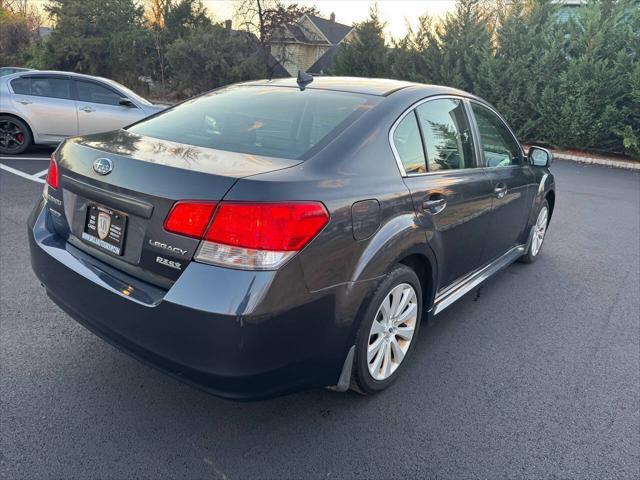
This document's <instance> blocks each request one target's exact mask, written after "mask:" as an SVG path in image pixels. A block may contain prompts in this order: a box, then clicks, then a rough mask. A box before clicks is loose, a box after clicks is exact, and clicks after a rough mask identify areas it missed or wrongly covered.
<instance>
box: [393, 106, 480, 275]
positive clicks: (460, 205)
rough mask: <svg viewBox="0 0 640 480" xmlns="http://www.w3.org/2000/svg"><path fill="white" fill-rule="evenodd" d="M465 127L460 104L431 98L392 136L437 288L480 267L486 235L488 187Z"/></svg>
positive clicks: (402, 123) (465, 110)
mask: <svg viewBox="0 0 640 480" xmlns="http://www.w3.org/2000/svg"><path fill="white" fill-rule="evenodd" d="M469 125H470V124H469V121H468V116H467V108H466V107H465V104H464V101H463V100H462V99H458V98H434V99H433V100H428V101H426V102H424V103H422V104H421V105H419V106H418V107H417V108H415V109H414V110H412V111H411V112H410V113H409V114H407V115H406V116H405V117H404V118H403V119H402V120H401V122H400V123H399V124H398V125H397V127H396V128H395V129H394V133H393V142H394V148H395V149H396V153H397V156H398V158H399V160H400V161H401V163H402V165H403V168H404V171H405V178H404V181H405V184H406V185H407V187H408V188H409V190H410V191H411V196H412V199H413V202H414V206H415V209H416V213H417V218H418V221H419V224H420V226H422V227H423V228H424V229H425V232H426V241H427V242H428V243H429V245H430V246H431V247H432V248H433V250H434V252H435V253H436V256H437V258H438V275H439V287H446V286H448V285H450V284H451V283H453V282H454V281H455V280H457V279H459V278H461V277H463V276H465V275H467V274H469V273H470V272H472V271H473V270H475V269H477V268H478V267H479V266H480V264H481V260H482V251H483V248H484V242H485V237H486V235H487V230H488V213H489V212H490V210H491V202H492V200H491V196H492V184H491V180H490V179H489V177H488V176H487V174H486V173H485V172H484V171H483V169H480V168H476V167H477V165H476V159H475V149H474V145H473V140H472V133H471V128H470V126H469ZM417 139H422V142H419V140H417Z"/></svg>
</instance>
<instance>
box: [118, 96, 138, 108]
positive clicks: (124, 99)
mask: <svg viewBox="0 0 640 480" xmlns="http://www.w3.org/2000/svg"><path fill="white" fill-rule="evenodd" d="M118 105H122V106H123V107H135V105H134V104H133V102H132V101H131V100H129V99H128V98H127V97H122V98H121V99H120V100H119V101H118Z"/></svg>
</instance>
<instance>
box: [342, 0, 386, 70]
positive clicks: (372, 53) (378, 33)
mask: <svg viewBox="0 0 640 480" xmlns="http://www.w3.org/2000/svg"><path fill="white" fill-rule="evenodd" d="M384 28H385V23H384V22H383V21H382V20H380V17H379V16H378V9H377V7H375V6H374V7H372V8H371V9H370V10H369V18H368V19H367V20H365V21H364V22H362V23H359V24H357V25H356V27H355V37H354V38H353V40H351V41H350V42H348V43H346V44H344V45H341V46H340V47H339V49H338V53H337V54H336V57H335V66H334V70H333V73H334V74H336V75H350V76H358V77H386V76H388V75H389V71H388V53H389V52H388V48H387V46H386V44H385V39H384Z"/></svg>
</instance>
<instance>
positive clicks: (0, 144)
mask: <svg viewBox="0 0 640 480" xmlns="http://www.w3.org/2000/svg"><path fill="white" fill-rule="evenodd" d="M23 144H24V132H23V131H22V128H20V126H19V125H17V124H16V123H14V122H12V121H11V120H3V121H0V148H2V149H5V150H7V151H11V150H18V149H19V148H20V147H22V145H23Z"/></svg>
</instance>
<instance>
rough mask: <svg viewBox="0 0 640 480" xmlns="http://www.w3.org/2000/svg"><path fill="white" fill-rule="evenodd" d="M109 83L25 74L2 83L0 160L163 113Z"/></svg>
mask: <svg viewBox="0 0 640 480" xmlns="http://www.w3.org/2000/svg"><path fill="white" fill-rule="evenodd" d="M165 108H166V106H165V105H154V104H152V103H151V102H149V101H148V100H145V99H144V98H142V97H141V96H139V95H137V94H136V93H134V92H132V91H131V90H129V89H128V88H126V87H124V86H123V85H120V84H119V83H117V82H114V81H113V80H109V79H106V78H101V77H93V76H89V75H81V74H78V73H70V72H56V71H35V70H34V71H24V72H20V73H14V74H12V75H7V76H4V77H1V78H0V154H8V155H11V154H13V155H15V154H19V153H22V152H24V151H25V150H26V149H27V148H29V147H30V146H31V145H34V144H38V145H56V144H58V143H59V142H61V141H62V140H64V139H65V138H67V137H71V136H74V135H86V134H89V133H99V132H106V131H110V130H116V129H118V128H122V127H124V126H126V125H129V124H131V123H134V122H136V121H138V120H140V119H141V118H144V117H147V116H149V115H151V114H153V113H156V112H159V111H160V110H163V109H165Z"/></svg>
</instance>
